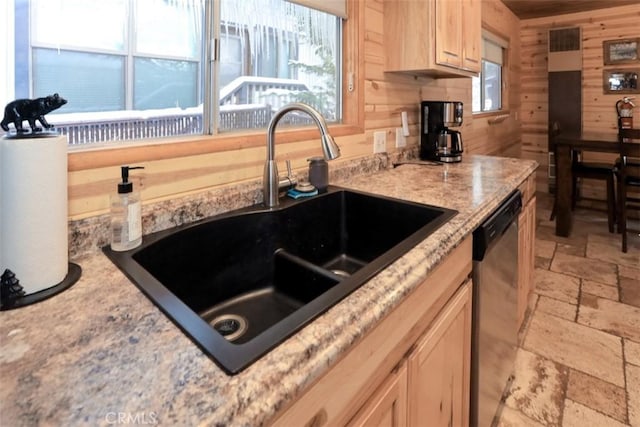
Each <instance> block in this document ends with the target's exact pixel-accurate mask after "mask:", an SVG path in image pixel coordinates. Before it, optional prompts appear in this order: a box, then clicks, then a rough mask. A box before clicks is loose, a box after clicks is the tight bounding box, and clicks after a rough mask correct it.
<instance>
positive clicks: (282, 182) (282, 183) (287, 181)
mask: <svg viewBox="0 0 640 427" xmlns="http://www.w3.org/2000/svg"><path fill="white" fill-rule="evenodd" d="M286 164H287V176H284V177H278V189H279V190H283V189H287V188H293V187H294V186H295V185H296V184H297V183H298V180H297V179H295V178H294V177H293V170H292V169H291V160H287V161H286Z"/></svg>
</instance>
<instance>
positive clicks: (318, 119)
mask: <svg viewBox="0 0 640 427" xmlns="http://www.w3.org/2000/svg"><path fill="white" fill-rule="evenodd" d="M290 111H302V112H304V113H307V114H308V115H309V116H311V118H312V119H313V121H314V122H315V123H316V126H318V129H319V130H320V143H321V144H322V152H323V153H324V158H325V159H327V160H333V159H337V158H338V157H340V148H339V147H338V145H337V144H336V142H335V141H334V140H333V137H332V136H331V135H330V134H329V129H328V128H327V123H326V122H325V120H324V117H322V115H321V114H320V113H319V112H318V111H317V110H315V109H313V108H312V107H310V106H308V105H306V104H301V103H293V104H287V105H285V106H284V107H282V108H280V109H279V110H278V111H277V112H276V113H275V115H274V116H273V117H272V118H271V121H270V122H269V127H268V129H267V161H266V163H265V165H264V178H263V180H264V181H263V188H264V204H265V205H266V206H267V207H270V208H271V207H274V206H278V193H279V192H280V188H282V187H284V186H287V185H291V183H292V181H291V178H290V177H287V178H286V179H285V180H283V182H282V183H281V180H280V176H279V175H278V165H277V164H276V161H275V160H274V158H275V143H276V140H275V133H276V125H277V124H278V122H279V121H280V119H281V118H282V117H283V116H284V115H285V114H287V113H288V112H290ZM289 175H291V173H289Z"/></svg>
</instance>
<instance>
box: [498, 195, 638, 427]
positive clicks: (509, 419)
mask: <svg viewBox="0 0 640 427" xmlns="http://www.w3.org/2000/svg"><path fill="white" fill-rule="evenodd" d="M551 206H552V200H551V199H550V197H549V196H548V195H545V194H540V193H538V208H537V224H538V225H537V235H536V246H535V248H536V269H535V274H534V277H535V286H536V288H535V291H534V295H533V297H532V300H531V304H530V312H529V315H528V318H527V320H526V323H525V327H524V328H523V330H522V331H521V340H520V347H519V348H518V355H517V360H516V368H515V379H514V382H513V385H512V387H511V390H510V392H509V394H508V397H507V399H506V401H505V403H504V405H503V407H502V410H501V413H500V417H499V419H498V426H503V427H511V426H513V427H523V426H538V427H539V426H563V427H573V426H578V427H590V426H593V427H607V426H639V427H640V237H638V235H637V234H636V235H632V234H631V233H630V234H629V251H628V252H627V253H626V254H624V253H623V252H622V250H621V236H620V235H619V234H610V233H609V232H608V230H607V221H606V214H605V213H603V212H598V211H593V210H587V209H581V208H577V209H576V210H575V211H574V220H575V221H574V226H573V232H572V234H571V237H569V238H561V237H557V236H555V234H554V230H555V223H554V222H553V221H549V215H550V213H551ZM636 228H637V227H636Z"/></svg>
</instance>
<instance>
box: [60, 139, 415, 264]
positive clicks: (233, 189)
mask: <svg viewBox="0 0 640 427" xmlns="http://www.w3.org/2000/svg"><path fill="white" fill-rule="evenodd" d="M416 157H417V147H411V148H408V149H406V150H404V151H400V152H394V153H385V154H376V155H371V156H367V157H361V158H358V159H353V160H347V161H344V162H330V163H329V183H330V184H333V185H341V184H342V185H344V184H345V183H347V181H348V180H349V179H350V178H352V177H354V176H358V175H364V174H371V173H375V172H379V171H381V170H384V169H388V168H391V167H393V163H395V162H399V161H402V160H408V159H413V158H416ZM294 177H296V178H297V179H298V181H304V180H307V179H308V173H307V171H306V170H305V171H301V172H298V173H294ZM261 202H262V180H261V179H256V180H252V181H248V182H242V183H236V184H231V185H227V186H224V187H218V188H214V189H211V190H208V191H203V192H201V193H197V194H191V195H188V196H183V197H176V198H175V199H171V200H164V201H160V202H157V203H151V204H144V201H143V206H142V231H143V235H146V234H150V233H154V232H156V231H161V230H166V229H168V228H172V227H175V226H178V225H182V224H188V223H191V222H194V221H197V220H200V219H203V218H207V217H211V216H214V215H218V214H221V213H224V212H228V211H232V210H235V209H241V208H244V207H247V206H251V205H255V204H258V203H261ZM110 222H111V218H110V215H108V214H104V215H98V216H94V217H90V218H84V219H80V220H74V221H70V222H69V258H70V259H71V260H73V259H75V258H78V257H80V256H83V255H87V254H91V253H94V252H96V251H99V250H100V249H101V248H102V247H103V246H105V245H108V244H109V242H110Z"/></svg>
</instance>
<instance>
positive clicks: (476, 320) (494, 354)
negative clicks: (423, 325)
mask: <svg viewBox="0 0 640 427" xmlns="http://www.w3.org/2000/svg"><path fill="white" fill-rule="evenodd" d="M521 210H522V196H521V194H520V191H518V190H516V191H514V192H513V193H511V194H510V195H509V197H507V198H506V199H505V200H504V201H503V202H502V203H501V204H500V206H499V207H498V208H497V209H496V210H495V212H493V213H492V214H491V215H490V216H489V217H488V218H487V219H486V220H485V221H484V222H483V223H482V225H480V227H478V228H477V229H476V230H475V231H474V233H473V333H472V344H471V412H470V419H471V425H472V426H476V427H488V426H491V425H492V424H493V421H494V416H495V414H496V411H497V409H498V406H499V405H500V401H501V399H502V396H503V393H504V391H505V389H506V387H507V386H508V384H509V383H510V380H511V374H512V372H513V366H514V361H515V355H516V349H517V345H518V315H517V303H518V292H517V282H518V221H517V219H518V214H519V213H520V211H521Z"/></svg>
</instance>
